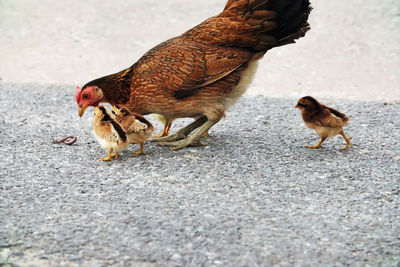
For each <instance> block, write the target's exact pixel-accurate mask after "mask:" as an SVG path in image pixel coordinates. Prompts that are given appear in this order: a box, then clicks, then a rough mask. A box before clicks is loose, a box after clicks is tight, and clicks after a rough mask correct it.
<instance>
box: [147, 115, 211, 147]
mask: <svg viewBox="0 0 400 267" xmlns="http://www.w3.org/2000/svg"><path fill="white" fill-rule="evenodd" d="M205 122H207V117H205V116H203V117H200V118H199V119H197V120H195V121H194V122H192V123H191V124H189V125H187V126H186V127H184V128H182V129H180V130H179V131H178V132H176V133H174V134H171V135H169V136H165V137H161V138H156V139H152V140H151V141H152V142H176V141H179V140H182V139H185V138H186V137H187V136H188V135H189V134H190V133H191V132H193V131H194V130H196V129H197V128H199V127H200V126H202V125H203V124H204V123H205Z"/></svg>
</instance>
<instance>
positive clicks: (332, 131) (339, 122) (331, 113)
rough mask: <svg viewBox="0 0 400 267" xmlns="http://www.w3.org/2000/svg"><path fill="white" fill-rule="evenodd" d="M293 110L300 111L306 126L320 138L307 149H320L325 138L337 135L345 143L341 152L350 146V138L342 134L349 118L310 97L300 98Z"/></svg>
mask: <svg viewBox="0 0 400 267" xmlns="http://www.w3.org/2000/svg"><path fill="white" fill-rule="evenodd" d="M295 108H298V109H300V110H301V115H302V117H303V120H304V123H305V124H306V126H307V127H308V128H311V129H314V130H315V131H317V133H318V135H319V137H320V138H321V140H320V141H319V143H318V144H316V145H313V146H307V147H309V148H320V147H321V146H322V143H323V142H324V141H325V139H326V138H328V137H331V136H335V135H337V134H340V135H341V136H343V138H344V140H345V141H346V146H345V147H343V148H341V150H345V149H347V148H348V147H350V146H351V143H350V139H351V138H349V137H347V136H346V135H345V134H344V132H343V126H345V125H346V124H347V123H348V122H349V118H348V117H347V116H346V115H345V114H343V113H340V112H339V111H337V110H335V109H333V108H330V107H327V106H325V105H323V104H321V103H319V102H318V101H317V100H315V99H314V98H312V97H311V96H305V97H302V98H300V99H299V101H298V103H297V105H296V106H295Z"/></svg>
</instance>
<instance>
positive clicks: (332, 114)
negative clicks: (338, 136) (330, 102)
mask: <svg viewBox="0 0 400 267" xmlns="http://www.w3.org/2000/svg"><path fill="white" fill-rule="evenodd" d="M348 121H349V118H348V117H347V116H346V115H344V114H343V113H340V112H338V111H337V110H335V109H333V108H329V107H324V109H323V110H322V111H321V112H320V113H319V114H318V115H317V116H316V117H315V123H316V124H317V125H318V126H325V127H334V128H336V127H343V126H345V125H346V124H347V122H348Z"/></svg>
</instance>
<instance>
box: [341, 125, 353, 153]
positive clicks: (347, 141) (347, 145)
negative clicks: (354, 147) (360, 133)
mask: <svg viewBox="0 0 400 267" xmlns="http://www.w3.org/2000/svg"><path fill="white" fill-rule="evenodd" d="M339 134H340V135H341V136H343V138H344V140H346V145H345V146H344V147H342V148H341V149H340V150H346V149H347V148H349V147H350V146H351V142H350V140H351V137H347V136H346V135H345V134H344V132H343V130H342V131H341V132H340V133H339Z"/></svg>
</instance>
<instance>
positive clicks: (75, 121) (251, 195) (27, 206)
mask: <svg viewBox="0 0 400 267" xmlns="http://www.w3.org/2000/svg"><path fill="white" fill-rule="evenodd" d="M0 92H1V94H0V158H1V165H2V168H1V169H0V177H1V178H0V225H1V227H0V265H4V266H110V265H114V266H202V265H204V266H221V265H223V266H272V265H276V266H343V265H345V266H349V265H351V266H398V265H399V264H400V239H399V237H400V224H399V218H400V209H399V204H400V198H399V194H400V178H399V174H400V164H399V163H400V154H399V151H400V120H399V119H398V114H399V113H400V104H399V103H389V104H388V103H386V104H385V103H375V102H356V101H352V102H343V101H334V102H333V101H330V102H327V103H326V104H329V105H332V106H333V107H336V108H338V109H339V110H341V111H343V112H344V113H346V114H347V115H348V116H350V118H351V121H350V124H349V125H348V127H346V128H345V132H346V133H348V135H349V136H351V137H353V139H352V142H353V143H354V146H353V147H351V148H350V149H349V150H348V151H345V152H340V151H339V150H338V149H339V148H340V147H342V146H343V145H344V141H343V140H342V139H341V138H339V137H335V138H331V139H328V141H327V142H326V143H325V146H324V148H323V149H320V150H310V149H306V148H304V145H307V144H313V143H316V142H317V140H318V138H317V136H316V135H315V133H314V132H313V131H311V130H309V129H307V128H306V127H305V126H304V125H303V123H302V121H301V119H300V114H299V113H298V110H296V109H294V108H293V106H294V104H295V103H296V99H278V98H277V99H271V98H266V97H264V96H246V97H244V98H243V99H241V100H240V101H239V103H238V104H237V105H236V106H234V107H233V108H232V109H231V110H230V111H229V112H228V113H227V117H226V119H224V120H223V121H221V122H220V123H218V124H217V125H216V126H215V127H214V128H212V130H211V137H210V138H209V143H210V145H209V146H208V147H199V148H188V149H183V150H181V151H177V152H171V151H169V149H167V148H165V147H159V146H157V145H155V144H153V143H148V144H146V146H145V149H146V151H147V153H148V155H147V156H142V157H133V156H131V155H130V153H131V152H133V151H135V150H136V149H137V147H134V146H131V147H129V148H128V149H127V150H126V151H124V152H123V154H122V156H121V157H120V158H119V159H118V160H116V161H114V162H112V163H103V162H99V161H97V159H98V158H99V157H101V156H104V155H105V152H104V151H103V150H102V149H101V148H100V146H99V145H98V144H97V142H96V140H95V138H94V136H93V133H92V126H91V123H92V122H91V120H92V109H88V111H87V112H86V114H85V116H84V117H83V118H82V119H80V118H79V117H78V115H77V108H76V104H75V102H74V99H73V93H74V88H73V87H66V86H61V85H57V86H50V85H48V86H39V85H34V84H9V83H4V82H3V83H1V82H0ZM149 118H150V120H152V122H154V123H155V125H156V127H157V131H160V130H161V125H160V124H157V123H156V121H154V119H153V118H151V117H149ZM189 121H190V120H181V121H178V122H177V123H176V124H175V125H174V129H177V128H178V127H180V126H183V125H184V123H187V122H189ZM71 134H72V135H77V136H78V142H77V143H76V144H74V145H73V146H66V145H60V144H53V143H52V140H53V139H55V138H60V137H63V136H67V135H71Z"/></svg>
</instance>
